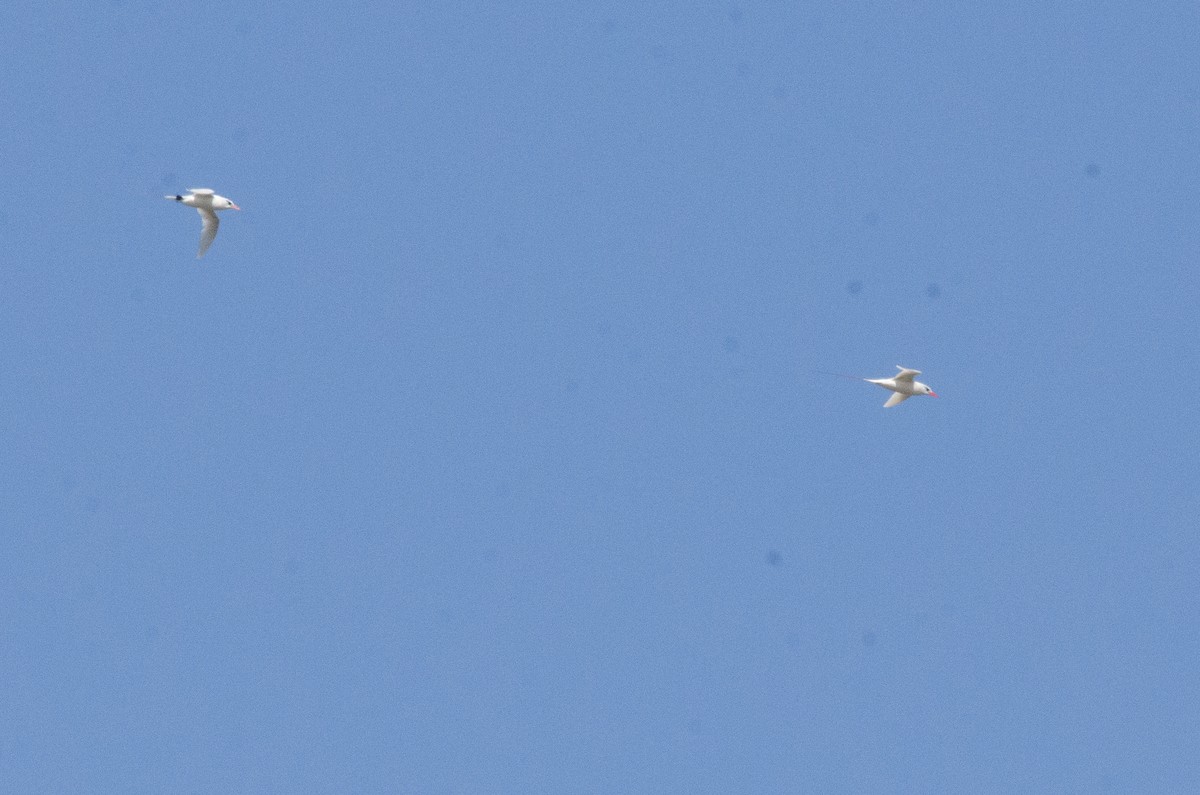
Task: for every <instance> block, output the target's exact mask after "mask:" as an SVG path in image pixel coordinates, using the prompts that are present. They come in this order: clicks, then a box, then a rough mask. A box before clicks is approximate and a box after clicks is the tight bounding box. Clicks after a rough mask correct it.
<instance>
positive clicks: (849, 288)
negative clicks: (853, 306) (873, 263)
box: [846, 279, 863, 295]
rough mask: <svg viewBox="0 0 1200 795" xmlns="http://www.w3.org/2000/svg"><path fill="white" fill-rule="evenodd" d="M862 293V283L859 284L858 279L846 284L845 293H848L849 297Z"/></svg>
mask: <svg viewBox="0 0 1200 795" xmlns="http://www.w3.org/2000/svg"><path fill="white" fill-rule="evenodd" d="M862 291H863V283H862V282H860V281H859V280H858V279H855V280H854V281H851V282H846V292H848V293H850V295H858V294H859V293H861V292H862Z"/></svg>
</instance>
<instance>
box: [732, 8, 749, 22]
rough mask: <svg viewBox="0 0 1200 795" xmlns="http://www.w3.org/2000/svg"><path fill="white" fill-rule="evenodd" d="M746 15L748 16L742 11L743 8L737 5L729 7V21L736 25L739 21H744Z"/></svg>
mask: <svg viewBox="0 0 1200 795" xmlns="http://www.w3.org/2000/svg"><path fill="white" fill-rule="evenodd" d="M744 16H746V15H745V14H744V13H742V9H740V8H738V7H737V6H730V7H729V21H730V22H732V23H734V24H735V25H736V24H737V23H738V22H741V21H742V18H743V17H744Z"/></svg>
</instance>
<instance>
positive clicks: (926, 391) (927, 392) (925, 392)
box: [916, 382, 937, 397]
mask: <svg viewBox="0 0 1200 795" xmlns="http://www.w3.org/2000/svg"><path fill="white" fill-rule="evenodd" d="M916 387H917V391H918V393H920V394H922V395H929V397H937V393H936V392H934V391H933V390H932V389H930V388H929V387H927V386H926V385H925V384H922V383H920V382H918V383H917V384H916Z"/></svg>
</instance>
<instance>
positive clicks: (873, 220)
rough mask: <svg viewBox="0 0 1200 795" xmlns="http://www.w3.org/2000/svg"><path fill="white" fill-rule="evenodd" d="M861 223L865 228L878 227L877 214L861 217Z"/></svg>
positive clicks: (872, 213)
mask: <svg viewBox="0 0 1200 795" xmlns="http://www.w3.org/2000/svg"><path fill="white" fill-rule="evenodd" d="M862 221H863V223H864V224H866V225H867V226H879V213H875V212H871V213H867V214H866V215H864V216H863V218H862Z"/></svg>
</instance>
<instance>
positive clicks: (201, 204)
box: [163, 188, 242, 259]
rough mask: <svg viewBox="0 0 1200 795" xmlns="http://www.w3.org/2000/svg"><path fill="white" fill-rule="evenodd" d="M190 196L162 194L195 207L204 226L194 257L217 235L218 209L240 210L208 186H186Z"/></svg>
mask: <svg viewBox="0 0 1200 795" xmlns="http://www.w3.org/2000/svg"><path fill="white" fill-rule="evenodd" d="M188 193H190V194H191V195H190V196H180V195H178V194H176V195H174V196H164V197H163V198H164V199H170V200H171V201H177V202H183V203H184V204H186V205H187V206H188V207H195V208H196V212H198V213H200V219H201V220H202V221H203V222H204V228H203V229H202V230H201V232H200V250H199V251H197V252H196V259H200V258H201V257H203V256H204V252H206V251H208V247H209V246H211V245H212V242H213V238H215V237H216V236H217V227H218V226H220V225H221V222H220V220H218V219H217V211H218V210H240V209H242V208H241V207H238V206H237V205H236V204H234V203H233V202H232V201H230V200H229V199H226V198H225V197H224V196H218V195H217V194H216V193H213V191H212V190H210V189H209V188H188Z"/></svg>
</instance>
